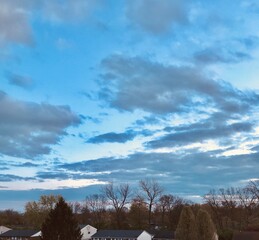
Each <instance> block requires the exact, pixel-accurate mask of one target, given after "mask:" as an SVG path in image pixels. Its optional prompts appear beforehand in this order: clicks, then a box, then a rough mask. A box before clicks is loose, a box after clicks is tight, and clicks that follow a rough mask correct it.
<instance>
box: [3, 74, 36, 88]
mask: <svg viewBox="0 0 259 240" xmlns="http://www.w3.org/2000/svg"><path fill="white" fill-rule="evenodd" d="M6 77H7V79H8V81H9V83H10V84H12V85H15V86H18V87H21V88H24V89H29V88H31V87H32V83H33V81H32V79H31V78H30V77H28V76H22V75H19V74H14V73H11V72H8V73H7V74H6Z"/></svg>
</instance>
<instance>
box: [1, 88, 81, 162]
mask: <svg viewBox="0 0 259 240" xmlns="http://www.w3.org/2000/svg"><path fill="white" fill-rule="evenodd" d="M0 116H1V118H0V134H1V139H0V153H1V154H5V155H9V156H14V157H23V158H35V157H37V156H40V155H42V154H48V153H50V151H51V145H54V144H57V143H58V142H59V141H60V140H61V138H62V137H63V136H65V135H66V131H65V130H66V128H68V127H70V126H77V125H78V124H80V122H81V119H80V118H79V117H78V116H77V115H76V114H74V113H73V112H71V110H70V108H69V107H68V106H54V105H50V104H47V103H41V104H38V103H33V102H24V101H18V100H15V99H13V98H11V97H10V96H8V95H7V94H6V93H4V92H0Z"/></svg>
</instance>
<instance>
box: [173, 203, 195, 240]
mask: <svg viewBox="0 0 259 240" xmlns="http://www.w3.org/2000/svg"><path fill="white" fill-rule="evenodd" d="M175 235H176V240H196V239H197V232H196V224H195V216H194V214H193V212H192V209H191V208H190V207H188V206H185V207H184V208H183V210H182V212H181V216H180V220H179V223H178V225H177V229H176V232H175Z"/></svg>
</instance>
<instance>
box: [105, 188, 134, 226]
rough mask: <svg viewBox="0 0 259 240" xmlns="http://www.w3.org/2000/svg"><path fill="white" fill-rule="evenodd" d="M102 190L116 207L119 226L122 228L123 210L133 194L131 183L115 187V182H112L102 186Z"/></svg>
mask: <svg viewBox="0 0 259 240" xmlns="http://www.w3.org/2000/svg"><path fill="white" fill-rule="evenodd" d="M102 192H103V194H104V195H105V196H106V197H107V199H108V200H109V202H110V204H111V205H112V206H113V207H114V210H115V213H116V222H117V227H118V228H119V229H120V228H121V226H122V223H123V221H122V215H123V211H124V208H125V207H126V205H127V204H128V203H129V198H130V195H131V189H130V187H129V184H120V185H119V186H116V187H115V186H114V184H113V183H110V184H108V185H105V186H104V187H103V188H102Z"/></svg>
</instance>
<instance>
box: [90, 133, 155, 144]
mask: <svg viewBox="0 0 259 240" xmlns="http://www.w3.org/2000/svg"><path fill="white" fill-rule="evenodd" d="M140 135H142V136H149V135H152V133H151V131H148V130H142V131H133V130H127V131H126V132H124V133H115V132H109V133H105V134H101V135H97V136H94V137H92V138H89V139H88V140H87V143H105V142H109V143H125V142H128V141H131V140H133V139H134V138H135V137H137V136H140Z"/></svg>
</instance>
